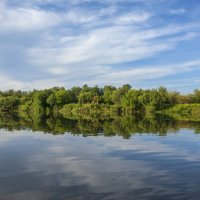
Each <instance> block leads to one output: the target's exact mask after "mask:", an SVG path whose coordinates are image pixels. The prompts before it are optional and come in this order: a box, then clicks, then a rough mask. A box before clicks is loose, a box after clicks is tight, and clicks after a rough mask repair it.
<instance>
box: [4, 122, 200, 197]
mask: <svg viewBox="0 0 200 200" xmlns="http://www.w3.org/2000/svg"><path fill="white" fill-rule="evenodd" d="M18 120H19V119H18ZM126 120H128V119H126ZM126 120H125V121H124V124H122V123H121V124H120V123H119V121H117V122H118V123H117V122H116V121H115V122H113V121H108V122H102V123H100V122H98V123H100V124H99V126H97V124H96V123H97V122H91V121H89V122H87V121H73V120H71V121H69V120H68V121H66V120H64V122H63V123H61V122H60V123H58V122H56V124H57V125H55V126H57V127H59V128H57V129H55V126H54V128H52V129H49V128H48V129H45V127H46V124H44V123H46V122H44V121H43V124H42V123H41V122H39V124H40V125H38V124H37V123H35V124H33V123H34V122H31V123H29V125H27V124H25V123H24V124H23V125H22V123H21V122H19V121H17V120H16V121H11V120H10V119H9V120H7V121H1V122H2V123H1V130H0V163H1V165H0V199H2V200H27V199H29V200H49V199H50V200H51V199H56V200H60V199H70V200H90V199H91V200H94V199H95V200H100V199H102V200H118V199H119V200H126V199H127V200H129V199H130V200H132V199H142V200H143V199H150V200H151V199H152V200H156V199H159V200H160V199H162V200H165V199H166V200H170V199H180V200H184V199H194V200H195V199H197V200H198V199H199V196H200V179H199V177H200V135H199V134H198V130H199V128H198V127H199V123H197V122H192V123H188V122H169V121H165V122H164V121H163V123H162V124H161V122H157V123H155V121H154V123H153V122H148V121H145V122H141V121H140V122H138V123H140V124H138V123H137V122H136V121H134V123H135V124H132V123H133V121H130V120H129V122H127V121H126ZM134 120H135V119H134ZM5 122H6V123H5ZM11 122H12V123H11ZM113 123H114V124H115V126H114V125H113ZM49 124H50V125H52V126H53V122H52V123H49ZM101 124H102V125H104V127H102V126H101ZM128 124H129V125H128ZM141 124H143V126H141ZM144 124H146V126H144ZM153 124H154V125H153ZM155 124H157V125H155ZM30 125H31V126H30ZM41 126H42V127H41ZM77 126H79V127H77ZM113 126H114V127H115V128H113ZM129 126H130V127H129ZM163 126H164V127H165V128H163ZM80 127H82V129H80ZM94 127H96V129H95V128H94ZM116 127H118V128H116ZM126 128H127V129H126ZM52 130H54V131H52ZM55 130H57V131H55ZM58 130H60V133H62V134H58V133H59V131H58ZM61 130H62V131H61ZM66 130H68V131H66ZM80 130H82V132H81V131H80ZM106 130H107V132H106ZM52 133H54V134H52ZM108 133H109V134H108ZM55 134H57V135H55ZM85 136H87V137H85ZM125 138H126V139H125Z"/></svg>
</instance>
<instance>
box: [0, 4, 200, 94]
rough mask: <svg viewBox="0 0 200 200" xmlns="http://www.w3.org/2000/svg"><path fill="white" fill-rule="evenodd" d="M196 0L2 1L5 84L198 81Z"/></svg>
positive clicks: (190, 85)
mask: <svg viewBox="0 0 200 200" xmlns="http://www.w3.org/2000/svg"><path fill="white" fill-rule="evenodd" d="M199 32H200V2H199V0H190V1H189V0H23V1H21V0H1V1H0V89H1V90H7V89H10V88H14V89H22V90H30V89H43V88H50V87H54V86H64V87H66V88H70V87H72V86H75V85H76V86H81V85H83V84H88V85H90V86H93V85H99V86H104V85H110V84H111V85H115V86H120V85H122V84H126V83H129V84H131V85H132V86H133V87H135V88H156V87H159V86H165V87H167V88H168V89H170V90H179V91H181V92H192V91H193V89H194V88H199V84H200V57H199V56H200V34H199Z"/></svg>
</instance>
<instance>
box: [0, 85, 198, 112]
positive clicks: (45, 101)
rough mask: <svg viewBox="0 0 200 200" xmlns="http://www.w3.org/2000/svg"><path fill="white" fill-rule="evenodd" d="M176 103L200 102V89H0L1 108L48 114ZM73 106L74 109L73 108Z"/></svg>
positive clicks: (158, 108) (146, 109) (149, 109)
mask: <svg viewBox="0 0 200 200" xmlns="http://www.w3.org/2000/svg"><path fill="white" fill-rule="evenodd" d="M177 104H200V90H198V89H196V90H194V92H193V93H191V94H181V93H179V92H177V91H169V90H167V89H166V88H164V87H159V88H157V89H146V90H144V89H134V88H132V87H131V86H130V85H128V84H126V85H123V86H121V87H118V88H117V87H114V86H104V87H98V86H94V87H89V86H88V85H83V86H82V87H72V88H71V89H65V88H64V87H54V88H51V89H44V90H33V91H20V90H18V91H15V90H8V91H0V110H1V111H4V112H9V111H13V112H28V113H35V114H45V115H49V114H50V113H53V112H59V111H61V113H67V112H77V113H78V112H79V111H80V112H83V113H84V111H85V112H86V111H88V110H90V111H91V110H92V112H93V111H94V110H97V111H98V110H101V112H104V113H105V112H108V110H112V111H113V110H114V111H116V113H119V112H124V111H126V112H130V113H132V112H141V111H142V112H152V111H163V110H166V109H168V108H170V107H173V106H174V105H177ZM73 109H74V110H73ZM86 113H87V112H86Z"/></svg>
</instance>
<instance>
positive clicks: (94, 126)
mask: <svg viewBox="0 0 200 200" xmlns="http://www.w3.org/2000/svg"><path fill="white" fill-rule="evenodd" d="M2 128H3V129H6V130H9V131H15V130H27V129H28V130H32V131H42V132H43V133H52V134H54V135H60V134H65V133H70V134H73V135H82V136H84V137H86V136H98V135H104V136H115V135H118V136H122V137H123V138H126V139H128V138H130V137H131V136H133V135H134V134H138V133H139V134H147V133H148V134H158V135H160V136H165V135H167V134H169V133H176V132H177V131H179V130H180V129H182V128H189V129H192V130H194V131H195V133H197V134H199V133H200V122H198V121H183V120H175V119H173V118H169V117H166V116H164V115H154V116H151V117H143V116H138V115H137V116H121V117H116V118H113V119H99V118H90V119H89V118H88V119H80V118H77V119H75V118H74V119H66V118H63V117H60V116H56V117H55V116H48V117H47V116H45V117H44V116H40V117H35V116H23V117H22V116H21V117H19V116H16V115H11V114H4V115H0V129H2Z"/></svg>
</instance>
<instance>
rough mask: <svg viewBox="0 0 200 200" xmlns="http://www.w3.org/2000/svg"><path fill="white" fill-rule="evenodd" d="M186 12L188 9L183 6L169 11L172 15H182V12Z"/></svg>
mask: <svg viewBox="0 0 200 200" xmlns="http://www.w3.org/2000/svg"><path fill="white" fill-rule="evenodd" d="M186 12H187V10H185V9H183V8H180V9H176V10H170V11H169V13H170V14H172V15H182V14H185V13H186Z"/></svg>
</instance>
